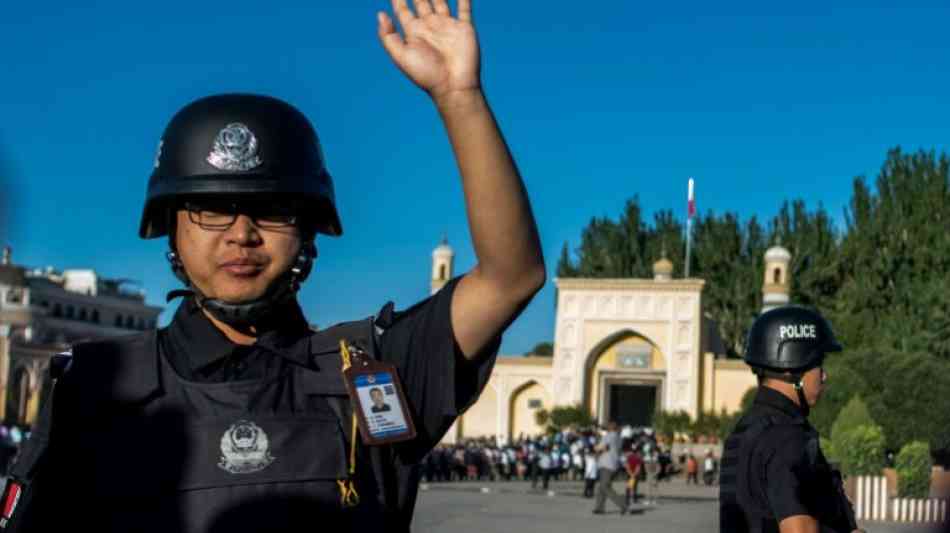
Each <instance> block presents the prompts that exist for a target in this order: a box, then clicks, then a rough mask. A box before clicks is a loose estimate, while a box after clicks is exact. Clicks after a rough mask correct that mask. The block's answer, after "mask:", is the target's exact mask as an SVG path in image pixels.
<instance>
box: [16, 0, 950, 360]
mask: <svg viewBox="0 0 950 533" xmlns="http://www.w3.org/2000/svg"><path fill="white" fill-rule="evenodd" d="M77 4H78V3H74V2H69V3H67V2H62V1H60V2H55V1H54V2H45V3H39V4H38V3H31V2H15V3H12V4H10V5H7V6H5V7H4V16H3V17H2V19H0V49H2V50H4V53H3V54H0V73H2V75H3V81H4V82H3V84H2V88H0V91H2V93H0V95H2V98H0V172H3V173H4V176H3V177H4V178H5V179H6V180H7V184H6V185H7V192H6V196H7V200H8V202H7V205H2V202H0V209H8V210H9V212H7V213H5V214H6V215H8V217H7V218H9V219H10V221H11V222H12V224H11V225H8V226H7V227H0V242H5V243H9V244H11V245H12V246H13V247H14V259H15V260H16V262H18V263H23V264H28V265H31V266H44V265H54V266H56V267H57V268H94V269H96V270H98V271H100V272H101V273H102V274H104V275H107V276H112V277H127V278H133V279H136V280H139V281H140V282H141V283H142V284H143V286H144V288H145V289H146V291H147V293H148V299H149V301H150V302H151V303H155V304H161V303H163V300H164V298H163V297H164V294H165V293H166V292H167V291H168V290H171V289H173V288H175V287H176V286H177V283H176V281H175V279H174V278H173V277H172V275H171V273H170V272H169V271H168V269H167V268H166V267H165V264H164V259H163V252H164V250H165V247H166V243H165V241H164V240H158V241H140V240H139V239H138V238H137V235H136V228H137V224H138V219H139V216H140V209H141V206H142V201H143V198H144V192H145V186H146V182H147V179H148V175H149V172H150V170H151V165H152V160H153V156H154V153H155V148H156V145H157V142H158V139H159V137H160V135H161V132H162V129H163V128H164V126H165V123H166V121H167V120H168V118H170V116H171V115H172V114H173V113H174V112H175V111H176V110H177V109H178V108H180V107H181V106H182V105H184V104H185V103H187V102H189V101H191V100H193V99H195V98H198V97H201V96H204V95H207V94H210V93H218V92H232V91H247V92H258V93H266V94H271V95H274V96H277V97H279V98H283V99H285V100H288V101H290V102H291V103H293V104H295V105H296V106H298V107H299V108H301V109H302V110H303V111H304V112H305V113H306V114H307V115H308V116H309V117H310V118H311V120H312V121H313V122H314V124H315V126H316V128H317V131H318V132H319V134H320V136H321V138H322V141H323V144H324V151H325V153H326V156H327V160H328V163H329V167H330V170H331V172H332V173H333V175H334V177H335V181H336V188H337V194H338V199H339V203H340V210H341V216H342V218H343V225H344V229H345V235H344V236H343V237H342V238H339V239H330V238H323V239H321V240H319V241H318V246H319V247H320V254H321V255H320V259H319V262H318V263H317V266H316V269H315V271H314V274H313V276H312V278H311V280H310V281H308V283H307V284H306V286H305V288H304V289H303V290H302V292H301V301H302V304H303V306H304V309H305V311H306V312H307V314H308V316H309V318H310V319H311V321H313V322H316V323H318V324H321V325H329V324H331V323H334V322H337V321H341V320H348V319H353V318H358V317H363V316H368V315H370V314H372V313H374V312H375V311H376V310H377V309H378V308H379V307H380V306H381V305H382V304H383V303H384V302H385V301H386V300H389V299H392V300H395V301H396V303H397V305H398V306H399V307H408V306H409V305H411V304H412V303H413V302H415V301H416V300H418V299H419V298H421V297H423V296H424V295H425V294H427V287H428V276H429V268H430V267H429V265H430V253H431V250H432V248H433V247H434V246H436V245H437V244H438V241H439V239H440V237H441V236H442V234H443V233H445V234H447V235H448V238H449V241H450V243H451V244H452V245H453V246H454V248H455V249H456V251H457V258H456V263H457V265H458V267H459V268H460V269H462V270H465V269H467V268H470V267H471V266H472V265H473V264H474V262H475V258H474V254H473V253H472V249H471V241H470V239H469V235H468V229H467V225H466V219H465V213H464V205H463V200H462V196H461V188H460V183H459V179H458V175H457V171H456V169H455V165H454V162H453V159H452V154H451V152H450V150H449V146H448V143H447V141H446V139H445V137H444V133H443V130H442V127H441V124H440V123H439V121H438V117H437V116H436V113H435V112H434V110H433V108H432V105H431V104H430V102H429V101H428V99H427V97H426V96H425V95H424V94H423V93H421V92H420V91H419V90H418V89H416V88H415V87H414V86H413V85H411V84H410V83H409V82H408V81H407V80H405V79H404V78H403V77H402V75H401V74H400V73H399V72H398V71H397V70H396V69H395V68H394V67H393V66H392V65H391V64H390V61H389V58H388V57H387V56H386V54H385V52H384V51H383V50H382V48H381V47H380V46H379V44H378V42H377V40H376V26H375V16H374V13H375V11H376V10H378V9H387V8H388V3H387V2H381V1H375V0H374V1H368V0H353V1H351V2H332V3H331V2H313V1H310V2H273V3H272V4H273V5H265V4H264V3H261V2H249V1H243V0H240V1H231V2H187V3H186V2H179V1H166V2H162V3H138V2H117V1H102V2H96V3H94V5H90V6H79V5H77ZM89 4H92V3H89ZM901 4H902V6H901V7H900V8H895V7H889V6H887V5H885V3H883V2H860V3H853V4H846V3H839V2H798V3H795V4H794V5H791V4H788V3H786V5H778V4H777V3H763V2H726V3H721V2H719V3H710V2H677V3H668V4H663V3H650V4H644V3H636V2H619V1H615V2H606V3H597V4H590V3H579V2H566V1H551V2H540V1H529V2H499V1H491V2H489V1H484V0H483V1H479V0H474V11H475V20H476V26H477V29H478V31H479V35H480V38H481V43H482V49H483V78H484V86H485V90H486V93H487V95H488V97H489V100H490V101H491V103H492V105H493V107H494V110H495V112H496V114H497V116H498V118H499V121H500V123H501V125H502V128H503V130H504V132H505V134H506V137H507V139H508V141H509V143H510V145H511V148H512V151H513V153H514V154H515V157H516V159H517V161H518V164H519V166H520V168H521V171H522V174H523V175H524V179H525V182H526V184H527V187H528V190H529V193H530V196H531V200H532V203H533V206H534V209H535V213H536V216H537V219H538V223H539V226H540V230H541V235H542V240H543V245H544V251H545V254H546V257H547V259H548V270H549V272H550V273H551V275H550V277H551V278H553V275H554V267H555V262H556V259H557V255H558V252H559V250H560V247H561V245H562V244H563V243H564V242H565V241H570V242H571V243H572V245H576V244H577V242H578V237H579V235H580V231H581V229H582V228H583V226H584V225H585V224H586V223H587V221H588V220H589V219H590V217H592V216H602V215H609V216H616V215H617V214H618V213H619V211H620V208H621V206H622V205H623V203H624V201H625V200H626V199H627V198H629V197H631V196H633V195H634V194H639V195H640V199H641V202H642V204H643V205H644V206H645V207H646V208H647V209H648V210H655V209H660V208H673V209H674V210H675V211H676V212H677V213H678V214H681V215H682V216H685V195H686V179H687V177H689V176H694V177H695V178H696V180H697V191H696V194H697V202H698V205H699V208H700V210H702V211H706V210H710V209H712V210H715V211H717V212H721V211H725V210H731V211H737V212H739V213H740V214H741V215H743V216H744V217H745V216H749V215H753V214H755V215H759V216H760V217H768V216H769V215H771V214H773V213H774V212H775V211H776V209H777V207H778V205H779V204H780V203H781V201H782V200H783V199H785V198H791V197H801V198H804V199H806V201H807V202H808V203H809V204H810V205H818V203H821V204H822V205H824V206H825V207H826V208H827V209H828V210H829V211H831V213H832V214H833V215H834V216H835V218H836V219H839V220H840V219H841V213H842V211H843V209H844V208H845V206H846V204H847V201H848V198H849V195H850V188H851V181H852V179H853V178H854V177H855V176H856V175H862V174H864V175H868V176H874V175H875V174H876V172H877V169H878V168H879V167H880V164H881V163H882V161H883V158H884V156H885V154H886V150H887V149H888V148H889V147H892V146H896V145H901V146H902V147H904V148H905V149H910V150H915V149H918V148H926V149H936V150H946V149H947V145H948V140H950V135H948V133H950V126H948V124H950V108H948V106H947V105H946V98H947V97H946V94H947V86H948V82H950V74H948V73H950V68H948V67H950V64H948V63H950V54H948V51H950V50H948V48H950V47H948V45H947V42H946V39H945V37H944V36H945V34H946V31H945V30H946V28H945V23H946V21H947V20H950V7H948V4H946V3H943V2H931V3H917V2H902V3H901ZM11 204H12V205H11ZM167 315H168V313H167V312H166V314H165V316H166V317H167ZM553 326H554V287H553V282H549V283H548V285H547V286H546V287H545V289H544V290H543V291H542V292H541V293H540V294H539V295H538V297H537V299H536V300H535V301H534V302H533V303H532V304H531V305H530V306H529V307H528V309H527V310H526V311H525V313H524V315H523V316H522V317H521V318H520V319H519V320H518V321H517V322H516V323H515V324H514V325H513V326H512V328H511V329H510V330H509V332H508V334H507V335H506V338H505V342H504V343H503V345H502V352H503V353H505V354H517V353H521V352H524V351H526V350H528V349H529V348H530V347H531V346H533V345H534V343H535V342H537V341H541V340H549V339H551V338H552V337H553Z"/></svg>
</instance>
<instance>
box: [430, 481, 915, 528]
mask: <svg viewBox="0 0 950 533" xmlns="http://www.w3.org/2000/svg"><path fill="white" fill-rule="evenodd" d="M614 488H615V490H617V491H618V492H619V491H621V490H622V489H623V483H621V482H619V481H618V482H616V483H614ZM550 489H551V491H550V492H545V491H542V490H540V489H537V490H532V489H531V483H530V482H520V481H518V482H498V483H492V482H461V483H432V484H423V485H422V487H421V490H420V492H419V501H418V503H417V505H416V513H415V518H414V520H413V528H412V529H413V531H414V532H416V533H469V532H471V533H476V532H477V533H484V532H486V531H506V532H507V531H511V532H516V533H533V532H538V533H567V532H571V533H573V532H575V531H584V532H591V533H600V532H603V533H612V532H620V531H623V532H631V531H636V532H637V533H677V532H680V531H718V530H719V510H718V490H719V489H718V487H715V486H713V487H705V486H698V487H697V486H693V485H691V486H687V485H686V484H685V483H684V482H683V481H682V480H680V479H675V480H673V481H670V482H666V483H661V484H660V490H659V494H660V498H659V502H658V503H657V505H653V506H644V505H638V506H636V507H635V508H634V513H633V514H630V515H627V516H621V515H620V512H619V511H618V510H617V509H616V507H614V506H613V504H612V503H610V502H609V501H608V502H607V507H606V509H607V514H605V515H593V514H591V509H592V508H593V505H594V502H593V499H586V498H583V497H582V492H583V485H582V484H581V483H578V482H552V483H551V486H550ZM641 492H642V491H641ZM861 526H862V527H864V529H866V530H867V531H868V532H869V533H874V532H881V533H927V532H928V531H930V530H929V529H928V528H926V527H923V526H916V525H908V524H893V523H879V522H868V523H863V524H861Z"/></svg>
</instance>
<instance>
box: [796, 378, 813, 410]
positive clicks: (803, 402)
mask: <svg viewBox="0 0 950 533" xmlns="http://www.w3.org/2000/svg"><path fill="white" fill-rule="evenodd" d="M793 386H794V387H795V394H797V395H798V406H799V407H801V408H802V412H803V413H804V414H805V416H806V417H807V416H808V413H809V412H811V407H810V406H809V405H808V399H807V398H805V381H804V379H803V377H802V376H798V381H797V382H796V383H794V384H793Z"/></svg>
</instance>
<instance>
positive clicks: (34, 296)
mask: <svg viewBox="0 0 950 533" xmlns="http://www.w3.org/2000/svg"><path fill="white" fill-rule="evenodd" d="M161 311H162V308H161V307H156V306H150V305H147V304H146V303H145V295H144V293H143V292H142V291H140V290H135V289H134V288H133V287H131V286H130V283H129V282H128V281H127V280H115V279H107V278H103V277H101V276H99V275H98V274H96V272H94V271H92V270H65V271H63V272H57V271H55V270H53V269H52V268H46V269H39V270H31V269H28V268H26V267H24V266H20V265H16V264H14V263H13V258H12V250H11V249H10V248H9V247H8V248H5V249H4V250H3V255H2V258H0V394H2V396H0V397H2V398H3V401H0V420H3V421H4V422H6V423H11V424H20V425H29V424H31V423H32V422H33V419H34V417H35V416H36V409H37V407H38V402H39V391H40V388H41V386H42V380H43V377H44V376H45V375H46V371H47V369H48V368H49V361H50V358H51V357H52V356H53V355H54V354H56V353H59V352H62V351H64V350H67V349H69V346H70V345H71V344H72V343H75V342H77V341H80V340H84V339H93V338H102V337H110V336H116V335H128V334H131V333H135V332H138V331H143V330H146V329H154V328H155V327H156V321H157V319H158V315H159V313H161Z"/></svg>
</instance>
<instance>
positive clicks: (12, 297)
mask: <svg viewBox="0 0 950 533" xmlns="http://www.w3.org/2000/svg"><path fill="white" fill-rule="evenodd" d="M7 303H8V304H22V303H23V289H18V288H12V289H10V290H9V291H7Z"/></svg>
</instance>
